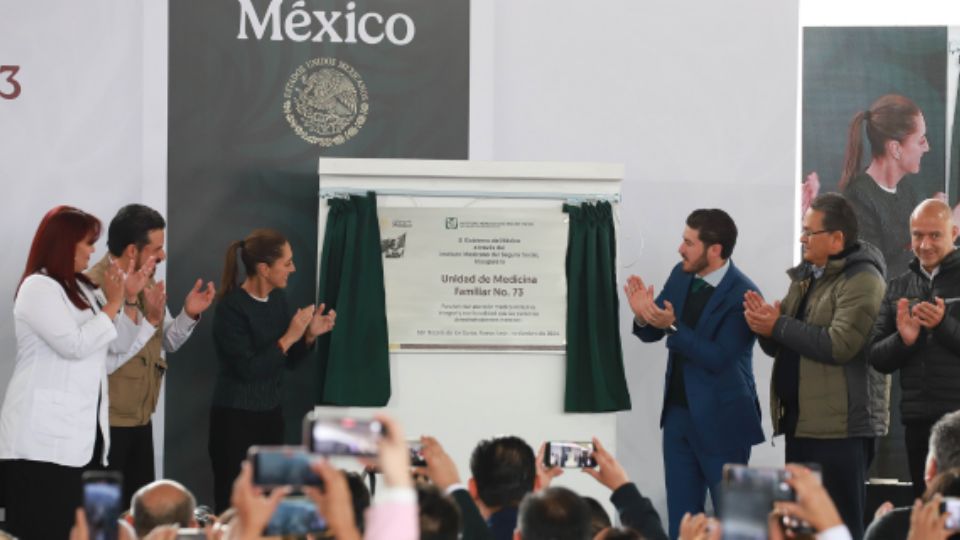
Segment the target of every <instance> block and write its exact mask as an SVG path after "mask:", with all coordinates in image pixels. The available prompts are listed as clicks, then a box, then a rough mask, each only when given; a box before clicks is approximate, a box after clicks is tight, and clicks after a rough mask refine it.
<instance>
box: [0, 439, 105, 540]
mask: <svg viewBox="0 0 960 540" xmlns="http://www.w3.org/2000/svg"><path fill="white" fill-rule="evenodd" d="M101 453H103V437H101V436H100V430H99V428H98V429H97V439H96V443H95V444H94V448H93V457H92V458H91V459H90V462H89V463H87V465H86V466H84V467H67V466H65V465H57V464H55V463H47V462H43V461H31V460H27V459H13V460H8V461H3V462H2V464H3V469H4V471H3V473H4V474H3V476H4V478H3V479H4V482H3V491H4V499H5V500H6V525H5V529H6V531H7V532H9V533H10V534H12V535H13V536H16V537H17V538H19V539H20V540H34V539H37V540H49V539H55V538H69V537H70V529H71V528H72V527H73V522H74V518H75V515H74V514H75V512H76V510H77V508H79V507H80V506H82V505H83V483H82V481H81V478H82V476H83V471H85V470H88V469H95V468H97V466H98V465H99V463H100V454H101Z"/></svg>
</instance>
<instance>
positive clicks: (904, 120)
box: [838, 94, 923, 192]
mask: <svg viewBox="0 0 960 540" xmlns="http://www.w3.org/2000/svg"><path fill="white" fill-rule="evenodd" d="M921 114H923V113H922V112H921V111H920V107H918V106H917V104H916V103H914V102H913V101H912V100H911V99H910V98H908V97H904V96H901V95H898V94H886V95H883V96H880V97H879V98H877V100H876V101H874V102H873V103H872V104H871V105H870V109H868V110H866V111H861V112H858V113H857V114H856V115H854V117H853V120H852V121H851V122H850V132H849V134H848V136H847V149H846V151H845V152H844V157H843V173H842V174H841V175H840V184H839V185H838V189H839V190H840V191H841V192H843V191H844V190H845V189H846V188H847V186H848V185H849V184H850V180H851V179H852V178H853V177H854V176H856V175H857V174H859V173H860V168H861V167H862V166H863V164H862V161H863V135H864V133H866V136H867V140H868V141H870V155H871V156H872V159H879V158H882V157H883V156H884V155H885V154H886V144H887V142H888V141H899V142H903V140H904V139H906V138H907V136H908V135H910V134H911V133H914V132H915V131H916V130H917V117H918V116H920V115H921Z"/></svg>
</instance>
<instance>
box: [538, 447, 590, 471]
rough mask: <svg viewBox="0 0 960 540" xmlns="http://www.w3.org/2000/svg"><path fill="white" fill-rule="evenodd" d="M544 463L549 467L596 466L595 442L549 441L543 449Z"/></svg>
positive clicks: (578, 467)
mask: <svg viewBox="0 0 960 540" xmlns="http://www.w3.org/2000/svg"><path fill="white" fill-rule="evenodd" d="M543 464H544V465H546V466H547V467H563V468H564V469H582V468H584V467H590V468H592V467H596V466H597V460H596V459H594V457H593V443H592V442H589V441H547V443H546V448H544V451H543Z"/></svg>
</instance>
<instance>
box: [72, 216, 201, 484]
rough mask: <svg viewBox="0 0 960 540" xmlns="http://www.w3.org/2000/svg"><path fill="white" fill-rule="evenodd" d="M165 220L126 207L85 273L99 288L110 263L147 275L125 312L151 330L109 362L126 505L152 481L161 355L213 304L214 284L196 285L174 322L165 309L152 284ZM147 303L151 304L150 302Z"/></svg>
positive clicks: (160, 289)
mask: <svg viewBox="0 0 960 540" xmlns="http://www.w3.org/2000/svg"><path fill="white" fill-rule="evenodd" d="M165 228H166V221H164V219H163V216H161V215H160V214H159V213H158V212H157V211H156V210H154V209H152V208H149V207H147V206H144V205H141V204H130V205H127V206H124V207H123V208H121V209H120V211H119V212H117V215H116V216H114V218H113V220H111V221H110V227H109V229H108V230H107V251H108V253H107V254H106V255H105V256H104V257H103V259H101V260H100V262H98V263H97V264H96V265H94V266H93V267H92V268H90V270H88V272H87V275H88V277H89V278H90V279H92V280H93V281H94V282H95V283H99V282H100V280H101V279H102V277H103V274H104V272H105V271H106V269H107V266H108V265H109V264H110V261H111V260H118V261H119V263H120V267H121V268H129V266H130V262H131V261H133V263H134V270H135V271H137V272H143V273H145V274H148V275H146V276H144V277H145V278H146V279H148V280H149V281H148V285H147V287H146V288H145V289H144V291H143V292H142V293H141V294H140V295H136V296H128V297H127V298H125V299H124V313H125V314H126V315H127V316H128V317H130V318H131V319H132V320H133V321H134V322H136V323H138V324H139V325H141V326H144V325H149V326H150V327H152V328H153V329H154V331H153V335H152V336H151V337H150V339H149V341H147V343H146V345H144V347H143V348H142V349H140V350H139V351H137V352H136V353H135V354H134V355H133V356H131V357H129V358H119V357H109V358H108V359H107V373H108V374H109V381H108V382H109V392H110V440H111V445H110V454H109V463H110V464H109V466H108V468H109V469H111V470H119V471H121V472H122V473H123V488H124V489H123V491H124V500H127V501H129V500H130V499H131V497H132V496H133V494H134V493H135V492H136V491H137V490H138V489H140V488H141V487H142V486H145V485H147V484H149V483H150V482H153V480H154V476H155V473H154V466H153V425H152V423H151V422H150V417H151V416H152V415H153V411H154V409H155V408H156V405H157V399H158V398H159V397H160V384H161V383H162V382H163V374H164V372H165V371H166V369H167V362H166V360H165V359H164V355H165V352H174V351H176V350H177V349H179V348H180V346H181V345H183V343H184V342H186V340H187V338H189V337H190V335H191V334H192V333H193V329H194V328H195V327H196V325H197V322H198V321H199V319H200V314H201V313H203V312H204V311H205V310H206V309H207V308H208V307H210V304H211V303H212V302H213V298H214V295H215V294H216V293H215V290H214V285H213V283H211V282H208V283H207V285H206V287H205V288H203V289H201V286H202V285H203V282H202V280H199V279H198V280H197V282H196V284H195V285H194V287H193V289H192V290H191V291H190V292H189V293H188V294H187V297H186V299H185V300H184V302H183V310H182V311H181V312H180V314H179V315H177V317H175V318H174V317H172V316H171V315H170V311H169V310H168V309H167V308H166V292H165V289H164V283H163V281H154V279H153V272H154V271H155V267H156V265H157V264H159V263H161V262H163V261H164V259H166V253H165V252H164V250H163V245H164V230H165ZM148 299H149V300H148Z"/></svg>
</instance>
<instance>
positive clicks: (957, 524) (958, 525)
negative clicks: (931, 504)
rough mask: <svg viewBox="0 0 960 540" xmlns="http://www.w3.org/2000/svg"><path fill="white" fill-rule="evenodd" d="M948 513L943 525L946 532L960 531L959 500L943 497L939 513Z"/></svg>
mask: <svg viewBox="0 0 960 540" xmlns="http://www.w3.org/2000/svg"><path fill="white" fill-rule="evenodd" d="M948 512H949V513H950V516H949V517H948V518H947V522H946V524H945V525H944V526H945V527H946V528H947V529H948V530H951V531H957V530H960V498H958V497H944V498H943V501H941V503H940V513H941V514H944V513H948Z"/></svg>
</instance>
